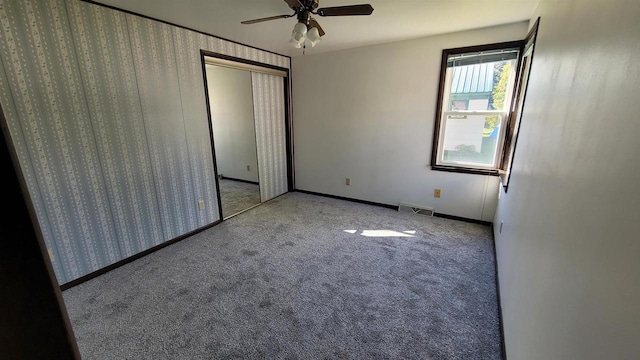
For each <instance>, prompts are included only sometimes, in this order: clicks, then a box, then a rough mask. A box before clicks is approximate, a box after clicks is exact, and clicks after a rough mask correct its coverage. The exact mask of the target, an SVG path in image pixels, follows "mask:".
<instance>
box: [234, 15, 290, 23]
mask: <svg viewBox="0 0 640 360" xmlns="http://www.w3.org/2000/svg"><path fill="white" fill-rule="evenodd" d="M291 16H292V15H277V16H269V17H265V18H260V19H253V20H245V21H243V22H241V24H245V25H249V24H255V23H259V22H263V21H269V20H276V19H286V18H288V17H291Z"/></svg>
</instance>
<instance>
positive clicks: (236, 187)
mask: <svg viewBox="0 0 640 360" xmlns="http://www.w3.org/2000/svg"><path fill="white" fill-rule="evenodd" d="M218 184H220V201H221V202H222V216H223V217H225V218H226V217H228V216H231V215H234V214H237V213H239V212H240V211H242V210H246V209H248V208H250V207H252V206H254V205H257V204H260V185H257V184H250V183H246V182H243V181H236V180H231V179H219V180H218Z"/></svg>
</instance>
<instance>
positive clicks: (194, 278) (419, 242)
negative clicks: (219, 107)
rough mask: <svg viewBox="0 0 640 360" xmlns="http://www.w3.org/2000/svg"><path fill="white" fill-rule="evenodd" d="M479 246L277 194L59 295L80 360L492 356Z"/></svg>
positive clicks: (462, 228)
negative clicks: (188, 236)
mask: <svg viewBox="0 0 640 360" xmlns="http://www.w3.org/2000/svg"><path fill="white" fill-rule="evenodd" d="M345 230H348V232H347V231H345ZM382 230H384V231H382ZM365 235H367V236H365ZM492 247H493V240H492V235H491V231H490V228H489V227H487V226H483V225H476V224H469V223H464V222H459V221H454V220H448V219H442V218H432V217H426V216H423V215H415V214H411V213H399V212H397V211H394V210H390V209H385V208H379V207H373V206H368V205H362V204H357V203H352V202H346V201H341V200H335V199H330V198H325V197H317V196H313V195H307V194H301V193H289V194H285V195H283V196H281V197H279V198H276V199H274V200H272V201H270V202H267V203H265V204H263V205H261V206H258V207H256V208H254V209H252V210H250V211H247V212H245V213H242V214H240V215H238V216H235V217H233V218H231V219H230V220H228V221H225V222H223V223H222V224H220V225H218V226H216V227H213V228H211V229H208V230H206V231H204V232H202V233H199V234H197V235H195V236H193V237H191V238H188V239H185V240H183V241H181V242H178V243H176V244H173V245H171V246H168V247H166V248H164V249H162V250H160V251H157V252H155V253H153V254H151V255H148V256H146V257H144V258H141V259H139V260H136V261H135V262H132V263H130V264H127V265H125V266H123V267H120V268H118V269H115V270H113V271H111V272H109V273H106V274H104V275H102V276H100V277H98V278H95V279H93V280H90V281H88V282H86V283H83V284H81V285H78V286H76V287H74V288H71V289H69V290H67V291H65V292H64V293H63V296H64V299H65V302H66V304H67V307H68V311H69V314H70V317H71V321H72V323H73V327H74V331H75V334H76V337H77V340H78V344H79V346H80V351H81V353H82V355H83V358H84V359H240V358H242V359H325V358H328V359H499V358H500V335H499V322H498V310H497V299H496V289H495V282H494V281H495V280H494V256H493V248H492Z"/></svg>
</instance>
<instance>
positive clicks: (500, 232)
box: [498, 221, 503, 234]
mask: <svg viewBox="0 0 640 360" xmlns="http://www.w3.org/2000/svg"><path fill="white" fill-rule="evenodd" d="M502 224H503V222H502V221H500V230H498V233H499V234H502Z"/></svg>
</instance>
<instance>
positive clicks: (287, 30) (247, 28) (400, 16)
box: [98, 0, 539, 56]
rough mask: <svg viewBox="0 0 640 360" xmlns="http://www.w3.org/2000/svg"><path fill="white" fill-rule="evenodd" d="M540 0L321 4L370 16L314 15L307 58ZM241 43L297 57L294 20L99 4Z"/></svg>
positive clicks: (276, 6)
mask: <svg viewBox="0 0 640 360" xmlns="http://www.w3.org/2000/svg"><path fill="white" fill-rule="evenodd" d="M538 1H539V0H352V1H351V0H320V7H329V6H342V5H354V4H361V3H369V4H371V5H372V6H373V8H374V9H375V10H374V12H373V14H372V15H370V16H350V17H346V16H345V17H324V18H323V17H319V16H316V19H317V20H318V22H319V23H320V25H321V26H322V28H323V29H324V30H325V31H326V32H327V34H326V35H325V36H324V37H323V38H322V41H321V42H320V43H319V44H318V45H317V46H316V47H315V48H312V49H311V48H309V49H307V54H313V53H319V52H325V51H333V50H339V49H347V48H352V47H358V46H363V45H370V44H379V43H384V42H390V41H396V40H403V39H410V38H416V37H422V36H428V35H435V34H444V33H450V32H455V31H461V30H469V29H476V28H482V27H487V26H493V25H501V24H507V23H513V22H517V21H523V20H528V19H529V18H530V17H531V14H532V13H533V11H534V10H535V7H536V6H537V4H538ZM98 2H100V3H103V4H107V5H111V6H115V7H117V8H121V9H125V10H129V11H132V12H136V13H139V14H143V15H147V16H150V17H153V18H157V19H161V20H165V21H168V22H171V23H174V24H178V25H182V26H186V27H189V28H192V29H196V30H200V31H203V32H206V33H210V34H213V35H216V36H220V37H223V38H226V39H230V40H234V41H237V42H240V43H243V44H247V45H251V46H255V47H258V48H261V49H265V50H270V51H274V52H276V53H279V54H283V55H289V56H298V55H302V50H301V49H294V48H292V47H291V46H289V44H288V41H289V39H290V36H291V30H292V29H293V25H295V22H296V20H295V18H289V19H279V20H273V21H267V22H263V23H258V24H253V25H242V24H240V22H241V21H243V20H250V19H255V18H261V17H267V16H273V15H281V14H290V13H292V12H293V11H292V10H290V9H289V7H288V6H287V4H286V3H285V2H284V1H283V0H98Z"/></svg>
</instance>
